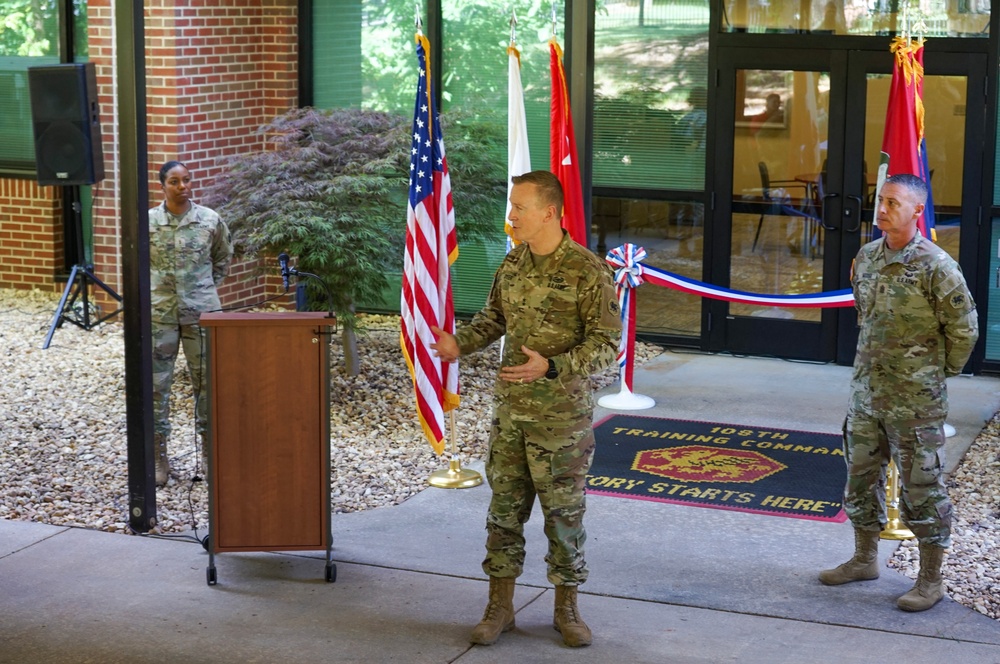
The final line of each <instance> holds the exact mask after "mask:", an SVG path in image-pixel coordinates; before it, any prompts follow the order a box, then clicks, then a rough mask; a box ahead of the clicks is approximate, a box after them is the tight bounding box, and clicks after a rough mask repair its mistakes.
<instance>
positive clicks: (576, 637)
mask: <svg viewBox="0 0 1000 664" xmlns="http://www.w3.org/2000/svg"><path fill="white" fill-rule="evenodd" d="M552 626H553V627H555V628H556V630H557V631H558V632H559V633H560V634H562V637H563V643H565V644H566V645H568V646H569V647H570V648H579V647H580V646H589V645H590V644H591V643H592V642H593V640H594V639H593V636H592V635H591V633H590V628H589V627H587V623H585V622H583V618H581V617H580V610H579V609H577V608H576V586H556V609H555V613H554V614H553V616H552Z"/></svg>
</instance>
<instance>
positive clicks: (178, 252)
mask: <svg viewBox="0 0 1000 664" xmlns="http://www.w3.org/2000/svg"><path fill="white" fill-rule="evenodd" d="M232 257H233V245H232V241H231V239H230V235H229V228H228V227H227V226H226V224H225V222H223V221H222V219H221V218H220V217H219V215H218V214H217V213H216V212H215V211H214V210H211V209H209V208H207V207H202V206H200V205H198V204H196V203H194V202H192V203H191V207H190V209H188V211H187V212H186V213H185V214H184V215H182V216H181V217H179V218H178V217H175V216H174V215H172V214H170V212H168V211H167V208H166V205H165V204H163V203H161V204H160V205H158V206H157V207H155V208H153V209H151V210H150V211H149V282H150V291H151V298H150V299H151V301H152V309H153V321H154V322H158V323H166V324H181V325H190V324H192V323H197V322H198V318H199V316H200V315H201V313H202V312H205V311H212V310H214V309H220V308H222V304H221V302H220V301H219V293H218V290H217V289H218V287H219V286H220V285H221V284H222V280H223V279H224V278H225V276H226V273H227V272H228V270H229V261H230V260H231V259H232Z"/></svg>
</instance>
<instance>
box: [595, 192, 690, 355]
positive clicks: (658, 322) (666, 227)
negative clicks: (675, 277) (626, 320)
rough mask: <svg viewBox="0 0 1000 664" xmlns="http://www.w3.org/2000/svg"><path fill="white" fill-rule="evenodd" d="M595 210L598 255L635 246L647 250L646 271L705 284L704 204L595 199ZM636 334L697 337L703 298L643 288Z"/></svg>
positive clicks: (659, 287)
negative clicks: (688, 278) (703, 255)
mask: <svg viewBox="0 0 1000 664" xmlns="http://www.w3.org/2000/svg"><path fill="white" fill-rule="evenodd" d="M592 208H593V223H594V226H595V231H596V234H597V238H598V251H599V252H603V251H606V249H612V248H614V247H618V246H621V245H622V244H625V243H626V242H630V243H632V244H634V245H636V246H639V247H642V248H644V249H645V250H646V259H645V260H644V261H643V263H645V264H646V265H650V266H652V267H657V268H660V269H661V270H667V271H668V272H673V273H674V274H680V275H682V276H685V277H690V278H691V279H698V280H701V279H702V251H703V249H704V238H705V207H704V205H702V204H701V203H699V202H697V201H688V200H670V201H666V200H649V199H641V198H618V197H611V196H594V198H593V205H592ZM636 330H637V331H638V332H640V333H647V334H658V335H661V334H669V335H678V336H698V335H699V334H700V333H701V298H700V297H699V296H697V295H691V294H688V293H682V292H680V291H677V290H674V289H672V288H664V287H662V286H654V285H644V286H642V288H640V289H639V291H638V294H637V296H636Z"/></svg>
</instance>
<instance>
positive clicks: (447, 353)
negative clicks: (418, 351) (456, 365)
mask: <svg viewBox="0 0 1000 664" xmlns="http://www.w3.org/2000/svg"><path fill="white" fill-rule="evenodd" d="M431 332H433V333H434V334H435V335H436V336H437V338H438V340H437V343H433V344H431V350H433V351H434V354H435V355H437V356H438V357H440V358H441V359H442V360H443V361H445V362H454V361H455V360H457V359H458V356H459V355H461V352H460V351H459V350H458V343H457V342H456V341H455V335H453V334H449V333H447V332H445V331H444V330H442V329H441V328H440V327H434V326H433V325H431Z"/></svg>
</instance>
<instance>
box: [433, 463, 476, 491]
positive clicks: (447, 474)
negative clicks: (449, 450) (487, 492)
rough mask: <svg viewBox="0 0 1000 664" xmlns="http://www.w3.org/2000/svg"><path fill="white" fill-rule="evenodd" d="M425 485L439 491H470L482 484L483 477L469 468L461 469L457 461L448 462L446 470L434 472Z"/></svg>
mask: <svg viewBox="0 0 1000 664" xmlns="http://www.w3.org/2000/svg"><path fill="white" fill-rule="evenodd" d="M427 483H428V484H430V485H431V486H436V487H437V488H439V489H471V488H472V487H474V486H479V485H480V484H482V483H483V476H482V475H480V474H479V473H477V472H476V471H474V470H470V469H469V468H462V464H461V463H459V461H458V459H456V458H452V460H451V461H450V462H448V470H435V471H434V472H433V473H431V476H430V477H428V478H427Z"/></svg>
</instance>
